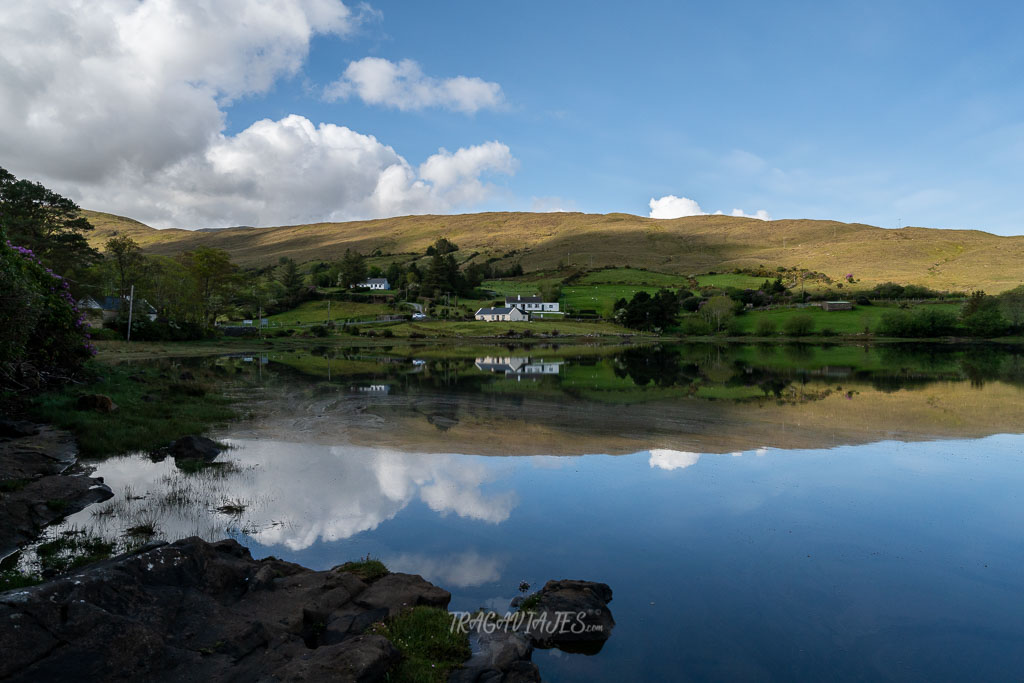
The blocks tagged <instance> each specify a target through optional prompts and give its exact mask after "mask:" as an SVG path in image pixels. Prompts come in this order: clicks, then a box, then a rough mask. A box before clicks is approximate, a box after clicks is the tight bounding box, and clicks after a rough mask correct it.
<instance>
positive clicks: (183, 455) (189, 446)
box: [167, 435, 224, 462]
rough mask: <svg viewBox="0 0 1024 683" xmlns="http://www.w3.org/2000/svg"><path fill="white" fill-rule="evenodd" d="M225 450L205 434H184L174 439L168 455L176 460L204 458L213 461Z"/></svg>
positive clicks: (206, 460)
mask: <svg viewBox="0 0 1024 683" xmlns="http://www.w3.org/2000/svg"><path fill="white" fill-rule="evenodd" d="M222 450H224V449H223V448H222V447H221V446H220V445H219V444H218V443H217V442H216V441H214V440H213V439H207V438H206V437H205V436H195V435H192V436H183V437H181V438H180V439H178V440H177V441H172V442H171V444H170V445H169V446H168V447H167V455H169V456H171V457H172V458H174V459H175V460H202V461H204V462H211V461H212V460H214V459H216V457H217V456H218V455H220V452H221V451H222Z"/></svg>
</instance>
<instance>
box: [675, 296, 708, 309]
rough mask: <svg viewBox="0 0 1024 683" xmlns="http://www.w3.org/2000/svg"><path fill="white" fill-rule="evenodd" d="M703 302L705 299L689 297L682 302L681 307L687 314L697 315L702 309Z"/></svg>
mask: <svg viewBox="0 0 1024 683" xmlns="http://www.w3.org/2000/svg"><path fill="white" fill-rule="evenodd" d="M702 301H704V299H702V298H701V297H699V296H688V297H686V298H685V299H683V300H682V301H680V303H679V305H680V307H681V308H682V309H683V310H684V311H686V312H687V313H695V312H696V311H697V310H698V309H699V308H700V304H701V302H702Z"/></svg>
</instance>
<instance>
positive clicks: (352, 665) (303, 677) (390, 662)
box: [274, 635, 400, 683]
mask: <svg viewBox="0 0 1024 683" xmlns="http://www.w3.org/2000/svg"><path fill="white" fill-rule="evenodd" d="M399 659H400V655H399V652H398V650H397V649H395V646H394V645H392V644H391V642H390V641H389V640H388V639H387V638H385V637H384V636H379V635H362V636H357V637H355V638H350V639H349V640H346V641H345V642H343V643H338V644H337V645H327V646H324V647H321V648H317V649H315V650H312V651H310V652H308V653H305V654H303V655H302V656H300V657H297V658H296V659H294V660H292V661H291V662H290V663H289V664H288V665H287V666H284V667H282V668H281V669H278V670H277V671H275V672H274V678H275V679H277V680H281V681H296V682H300V681H301V682H305V681H345V682H348V681H353V682H357V683H364V682H366V683H368V682H369V681H381V680H384V675H385V674H386V673H387V672H388V670H389V669H390V668H391V667H393V666H394V665H395V664H397V663H398V660H399Z"/></svg>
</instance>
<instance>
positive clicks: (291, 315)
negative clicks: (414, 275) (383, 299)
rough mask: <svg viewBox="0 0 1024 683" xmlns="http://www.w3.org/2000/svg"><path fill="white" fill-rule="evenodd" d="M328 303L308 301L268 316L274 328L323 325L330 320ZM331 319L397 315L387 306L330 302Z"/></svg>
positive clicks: (361, 318)
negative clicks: (312, 324) (387, 314)
mask: <svg viewBox="0 0 1024 683" xmlns="http://www.w3.org/2000/svg"><path fill="white" fill-rule="evenodd" d="M327 304H328V302H327V301H307V302H305V303H302V304H299V306H298V307H296V308H293V309H292V310H290V311H285V312H284V313H277V314H276V315H271V316H267V320H269V321H270V324H271V325H272V326H278V325H281V326H287V325H295V324H309V323H322V322H324V321H326V320H328V313H327ZM330 308H331V311H330V319H331V320H333V321H335V322H338V321H339V320H345V319H346V318H357V319H359V320H374V319H376V317H377V316H378V315H384V314H386V313H395V311H394V310H393V309H390V308H388V307H387V305H386V304H370V303H361V302H355V301H332V302H330Z"/></svg>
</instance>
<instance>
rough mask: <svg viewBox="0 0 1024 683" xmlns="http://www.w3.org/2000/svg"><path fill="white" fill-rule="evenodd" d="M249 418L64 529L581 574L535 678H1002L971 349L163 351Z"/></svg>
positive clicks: (463, 596) (983, 399)
mask: <svg viewBox="0 0 1024 683" xmlns="http://www.w3.org/2000/svg"><path fill="white" fill-rule="evenodd" d="M180 362H181V363H182V364H184V365H187V366H188V367H190V368H191V369H193V370H196V371H202V372H204V373H207V376H210V377H219V378H220V379H219V381H221V382H223V383H224V384H226V385H227V386H229V387H231V391H233V392H235V393H237V394H239V395H240V396H242V397H244V398H245V400H246V401H247V403H246V405H247V406H249V407H250V408H251V411H252V414H251V416H250V417H248V418H247V419H245V420H242V421H239V422H238V423H235V424H232V425H230V426H228V427H227V428H225V429H223V430H221V431H220V432H219V433H217V434H215V436H216V437H217V438H219V439H221V440H223V441H225V442H227V443H229V444H230V445H231V446H232V449H231V450H230V451H228V452H226V453H225V454H223V455H222V456H221V458H222V459H224V460H226V461H230V462H232V463H234V465H233V466H232V468H231V469H230V470H221V471H216V472H212V473H206V474H202V475H187V474H184V473H182V472H179V471H177V470H176V469H175V467H174V464H173V462H172V461H170V460H166V461H163V462H158V463H154V462H151V461H150V459H149V458H148V457H146V456H145V455H144V454H138V455H134V456H127V457H118V458H112V459H109V460H106V461H103V462H99V463H97V464H96V467H97V474H98V475H100V476H103V477H105V478H106V481H107V483H108V484H110V485H111V486H112V488H113V489H114V490H115V492H116V493H118V494H119V495H118V496H116V497H115V498H114V499H112V500H111V501H108V502H107V503H104V504H103V505H101V506H95V507H94V508H91V509H89V510H86V511H83V512H82V513H79V514H78V515H76V516H75V517H74V518H72V519H70V520H69V521H68V524H69V525H72V526H77V527H89V528H91V529H93V530H94V531H96V532H97V533H101V534H104V535H106V536H109V537H112V538H113V537H121V536H122V535H123V533H124V530H125V529H126V528H128V527H129V526H132V525H134V524H139V523H140V522H146V521H151V522H155V523H156V524H157V526H158V528H159V529H160V533H161V534H162V535H164V536H166V537H168V538H177V537H182V536H187V535H191V534H199V535H202V536H205V537H208V538H218V537H222V536H223V535H224V534H228V535H231V536H233V537H235V538H237V539H238V540H239V541H241V542H242V543H244V544H246V545H247V546H248V547H249V548H250V549H251V550H252V552H253V555H254V556H256V557H263V556H266V555H275V556H278V557H282V558H285V559H288V560H292V561H295V562H299V563H301V564H303V565H306V566H309V567H312V568H316V569H323V568H328V567H331V566H334V565H337V564H340V563H342V562H344V561H346V560H350V559H355V558H357V557H361V556H365V555H367V554H369V555H372V556H375V557H380V558H381V559H382V560H383V561H384V562H385V563H386V564H387V565H388V566H389V567H390V568H391V569H392V570H395V571H408V572H413V573H419V574H422V575H424V576H425V577H426V578H428V579H430V580H432V581H434V582H436V583H438V584H439V585H442V586H444V587H445V588H447V589H449V590H451V592H452V595H453V599H452V605H451V609H453V610H472V609H476V608H477V607H480V606H484V607H488V608H492V609H496V610H498V611H502V612H503V611H505V609H506V608H507V606H508V602H509V600H510V599H511V598H513V597H514V596H515V595H517V587H518V585H519V583H520V581H528V582H530V583H531V584H533V585H534V587H539V586H540V585H542V584H543V582H544V581H546V580H548V579H557V578H580V579H588V580H593V581H603V582H606V583H608V584H609V585H610V586H611V587H612V588H613V590H614V593H615V598H614V601H613V602H612V603H611V609H612V612H613V614H614V616H615V619H616V622H617V626H616V628H615V630H614V631H613V634H612V637H611V639H610V640H609V641H608V642H607V644H606V645H605V646H604V648H603V649H602V650H601V651H600V652H599V653H598V654H596V655H593V656H585V655H579V654H565V653H561V652H559V651H557V650H553V651H538V652H536V653H535V655H534V659H535V661H536V662H537V663H538V664H539V666H540V668H541V673H542V675H543V676H544V678H545V680H550V681H622V680H630V679H646V680H721V679H729V680H794V679H802V680H865V679H871V680H922V681H924V680H928V681H933V680H964V679H972V680H1019V679H1021V678H1022V677H1024V647H1022V646H1021V644H1022V642H1024V610H1022V605H1024V571H1022V570H1021V567H1022V566H1024V531H1022V530H1024V436H1022V435H1021V433H1022V432H1024V356H1022V355H1020V354H1019V353H1013V352H1006V351H994V350H990V349H986V348H966V349H955V348H946V347H943V348H936V349H924V350H918V351H910V350H908V349H904V348H902V347H895V348H873V349H872V348H867V349H866V348H860V347H849V346H835V347H830V348H826V347H755V346H740V347H714V346H707V345H705V346H678V347H645V348H630V347H622V348H600V347H569V346H562V347H561V348H557V347H533V348H530V349H523V348H516V347H512V348H506V347H497V346H496V347H479V348H476V347H455V348H451V349H437V348H429V347H428V348H419V349H417V348H409V347H394V348H380V347H377V348H364V349H346V350H336V349H326V348H324V349H315V350H312V351H297V352H293V353H280V354H274V355H270V356H267V355H263V356H261V355H253V356H246V357H234V358H217V359H206V360H186V361H180Z"/></svg>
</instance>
